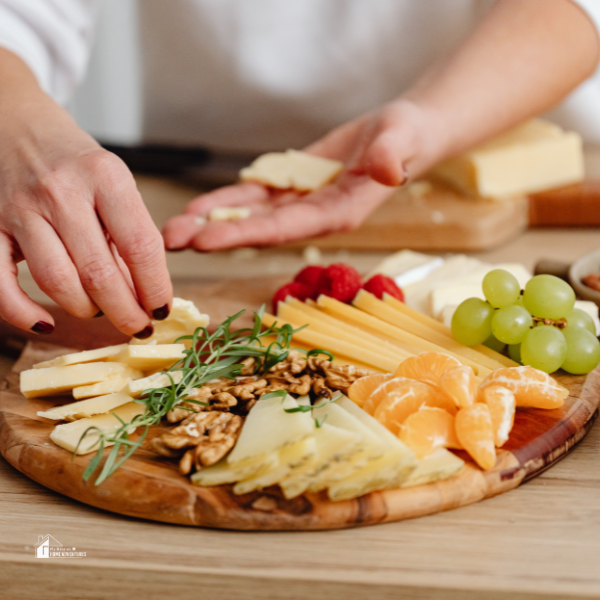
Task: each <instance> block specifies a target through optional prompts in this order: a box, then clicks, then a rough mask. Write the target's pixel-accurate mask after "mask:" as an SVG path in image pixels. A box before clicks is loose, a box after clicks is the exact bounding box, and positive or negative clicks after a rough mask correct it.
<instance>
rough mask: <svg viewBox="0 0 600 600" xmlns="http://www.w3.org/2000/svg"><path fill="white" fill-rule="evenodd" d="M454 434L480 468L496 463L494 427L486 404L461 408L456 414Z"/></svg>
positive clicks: (487, 467)
mask: <svg viewBox="0 0 600 600" xmlns="http://www.w3.org/2000/svg"><path fill="white" fill-rule="evenodd" d="M456 435H457V436H458V439H459V441H460V443H461V444H462V445H463V447H464V449H465V450H466V451H467V452H468V453H469V454H470V455H471V457H472V458H473V460H474V461H475V462H476V463H477V464H478V465H479V466H480V467H481V468H482V469H491V468H492V467H493V466H494V465H495V464H496V448H495V447H494V428H493V425H492V415H491V414H490V409H489V408H488V407H487V404H482V403H480V402H478V403H477V404H472V405H471V406H467V407H465V408H461V409H460V410H459V411H458V413H457V415H456Z"/></svg>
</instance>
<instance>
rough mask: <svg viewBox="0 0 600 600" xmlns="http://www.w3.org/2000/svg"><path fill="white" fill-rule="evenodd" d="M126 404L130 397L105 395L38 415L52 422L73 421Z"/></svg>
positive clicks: (117, 394) (40, 412) (58, 407)
mask: <svg viewBox="0 0 600 600" xmlns="http://www.w3.org/2000/svg"><path fill="white" fill-rule="evenodd" d="M128 402H131V396H127V394H119V393H116V394H107V395H106V396H99V397H97V398H88V399H87V400H81V401H80V402H71V404H63V405H62V406H56V407H54V408H51V409H50V410H44V411H39V412H38V415H39V416H40V417H44V418H45V419H52V420H53V421H75V420H77V419H83V418H86V417H92V416H94V415H100V414H103V413H107V412H109V411H111V410H113V409H115V408H117V407H119V406H123V404H127V403H128Z"/></svg>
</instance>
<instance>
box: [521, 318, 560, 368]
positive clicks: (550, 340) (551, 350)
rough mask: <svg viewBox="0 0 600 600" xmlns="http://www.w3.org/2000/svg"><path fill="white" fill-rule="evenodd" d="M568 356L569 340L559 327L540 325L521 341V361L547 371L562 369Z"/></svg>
mask: <svg viewBox="0 0 600 600" xmlns="http://www.w3.org/2000/svg"><path fill="white" fill-rule="evenodd" d="M566 356H567V341H566V340H565V336H564V335H563V334H562V332H561V331H560V330H559V329H556V327H552V326H550V325H539V326H538V327H535V328H534V329H530V330H529V333H528V334H527V335H526V336H525V339H524V340H523V342H522V343H521V362H522V363H523V364H524V365H530V366H532V367H534V368H536V369H539V370H540V371H545V372H546V373H554V371H556V370H558V369H560V367H561V365H562V364H563V362H564V360H565V357H566Z"/></svg>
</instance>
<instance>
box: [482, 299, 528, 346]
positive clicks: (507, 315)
mask: <svg viewBox="0 0 600 600" xmlns="http://www.w3.org/2000/svg"><path fill="white" fill-rule="evenodd" d="M531 327H533V319H532V318H531V315H530V314H529V313H528V312H527V311H526V310H525V309H524V308H523V307H521V306H516V305H513V306H506V307H505V308H500V309H499V310H497V311H496V312H495V313H494V316H493V318H492V333H493V334H494V336H495V337H496V338H497V339H499V340H500V341H501V342H504V343H505V344H520V343H521V342H522V341H523V338H524V337H525V336H526V335H527V332H528V331H529V330H530V329H531Z"/></svg>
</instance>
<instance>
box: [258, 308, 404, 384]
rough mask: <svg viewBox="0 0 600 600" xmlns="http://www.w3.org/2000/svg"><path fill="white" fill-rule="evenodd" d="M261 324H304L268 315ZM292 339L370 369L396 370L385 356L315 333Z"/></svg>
mask: <svg viewBox="0 0 600 600" xmlns="http://www.w3.org/2000/svg"><path fill="white" fill-rule="evenodd" d="M262 323H263V325H264V326H265V327H271V325H274V324H275V323H277V324H278V325H279V326H282V325H285V324H286V323H288V324H289V325H292V327H294V329H296V328H298V327H301V326H302V325H304V323H290V322H289V321H286V320H285V319H280V318H278V317H274V316H273V315H269V314H268V313H265V314H264V315H263V318H262ZM294 339H295V340H298V341H299V342H302V343H306V344H308V345H309V346H311V347H312V348H322V349H324V350H329V351H330V352H332V353H333V354H335V355H336V356H337V355H338V354H341V355H342V356H346V357H348V358H350V359H354V360H357V361H359V362H362V363H364V364H366V365H368V366H369V367H370V368H375V369H378V370H381V371H383V372H385V373H390V372H393V371H395V370H396V369H397V368H398V361H397V360H396V359H391V358H388V357H387V356H383V355H381V354H379V353H375V352H373V351H371V350H367V349H364V348H361V347H360V346H356V345H355V344H349V343H348V342H345V341H343V340H339V339H337V338H334V337H331V336H329V335H325V334H322V333H317V332H316V331H309V330H306V329H303V330H302V331H298V332H297V333H295V334H294Z"/></svg>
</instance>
